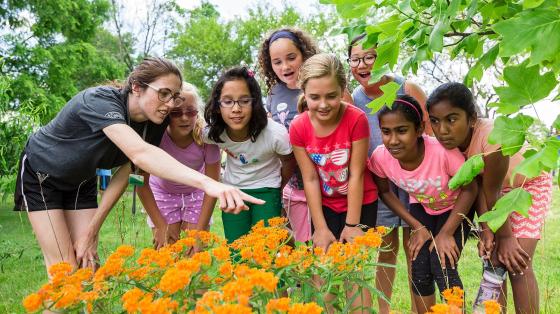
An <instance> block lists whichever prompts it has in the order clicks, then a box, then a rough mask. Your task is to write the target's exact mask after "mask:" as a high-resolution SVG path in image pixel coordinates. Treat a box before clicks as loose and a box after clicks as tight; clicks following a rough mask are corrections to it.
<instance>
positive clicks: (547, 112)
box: [121, 0, 560, 126]
mask: <svg viewBox="0 0 560 314" xmlns="http://www.w3.org/2000/svg"><path fill="white" fill-rule="evenodd" d="M121 1H122V3H123V4H124V6H125V10H124V19H125V20H126V21H137V20H138V18H137V17H138V16H143V15H145V13H146V3H148V2H149V0H121ZM176 2H177V3H178V4H179V5H180V6H181V7H183V8H185V9H192V8H195V7H197V6H199V5H200V3H201V1H200V0H176ZM209 2H210V3H212V4H214V5H216V7H217V8H218V11H219V12H220V14H221V17H222V18H224V19H226V20H229V19H233V18H235V17H236V16H240V17H244V16H246V14H247V10H248V8H250V7H252V6H255V5H256V4H257V3H261V4H262V3H266V5H267V6H272V7H275V8H277V9H281V8H282V7H283V6H284V4H288V5H290V6H292V7H295V8H297V9H299V10H300V12H314V11H316V10H325V9H331V8H332V7H331V6H326V5H321V4H319V1H318V0H299V1H297V0H282V1H275V0H268V1H267V0H260V1H258V0H247V1H236V0H210V1H209ZM134 28H135V27H134V26H133V27H132V29H134ZM456 70H457V71H460V72H462V71H461V70H460V69H456ZM412 80H414V81H416V82H419V83H422V82H426V80H423V79H422V78H414V77H413V78H412ZM488 84H492V85H495V84H493V83H488ZM420 85H422V84H420ZM423 87H424V89H425V91H426V93H427V94H429V92H431V90H432V89H433V88H435V86H423ZM558 92H560V91H559V90H558V89H557V90H556V91H553V92H552V95H551V96H550V97H549V98H548V99H547V100H544V101H540V102H539V103H537V104H535V106H534V108H532V107H530V108H528V109H525V110H523V111H522V112H523V113H524V114H527V115H530V116H533V117H536V116H538V117H539V118H540V119H541V120H542V121H543V122H544V123H545V124H546V125H547V126H550V125H552V123H553V122H554V119H555V118H556V117H557V116H558V115H559V114H560V102H558V101H556V102H554V103H553V102H552V101H551V99H552V98H553V97H555V96H556V94H557V93H558Z"/></svg>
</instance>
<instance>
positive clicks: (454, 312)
mask: <svg viewBox="0 0 560 314" xmlns="http://www.w3.org/2000/svg"><path fill="white" fill-rule="evenodd" d="M430 310H431V312H427V313H426V314H462V313H463V310H462V309H461V308H459V307H457V306H455V305H449V304H436V305H433V306H432V307H431V308H430Z"/></svg>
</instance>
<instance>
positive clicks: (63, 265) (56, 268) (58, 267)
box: [49, 262, 73, 276]
mask: <svg viewBox="0 0 560 314" xmlns="http://www.w3.org/2000/svg"><path fill="white" fill-rule="evenodd" d="M72 269H73V267H72V265H70V264H68V263H67V262H60V263H56V264H53V265H52V266H51V267H49V274H50V275H51V276H56V275H58V274H64V275H69V274H70V273H71V272H72Z"/></svg>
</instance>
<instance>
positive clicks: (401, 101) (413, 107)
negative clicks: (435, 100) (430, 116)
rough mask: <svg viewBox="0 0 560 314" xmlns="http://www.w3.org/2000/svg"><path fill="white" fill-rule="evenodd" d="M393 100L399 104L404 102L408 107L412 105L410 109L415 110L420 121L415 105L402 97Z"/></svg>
mask: <svg viewBox="0 0 560 314" xmlns="http://www.w3.org/2000/svg"><path fill="white" fill-rule="evenodd" d="M395 102H400V103H401V104H405V105H408V106H409V107H412V109H414V111H416V114H417V115H418V118H420V121H422V116H421V115H420V111H418V109H416V106H414V105H413V104H411V103H409V102H408V101H406V100H403V99H398V98H397V99H395Z"/></svg>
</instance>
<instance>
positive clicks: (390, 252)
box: [347, 33, 431, 314]
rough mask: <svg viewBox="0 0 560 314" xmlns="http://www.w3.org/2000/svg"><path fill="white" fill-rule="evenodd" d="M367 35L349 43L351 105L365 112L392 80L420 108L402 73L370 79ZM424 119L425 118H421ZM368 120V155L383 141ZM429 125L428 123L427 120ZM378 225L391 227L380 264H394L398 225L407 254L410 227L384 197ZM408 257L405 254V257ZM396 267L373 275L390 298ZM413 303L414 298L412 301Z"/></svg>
mask: <svg viewBox="0 0 560 314" xmlns="http://www.w3.org/2000/svg"><path fill="white" fill-rule="evenodd" d="M365 39H367V38H366V34H365V33H364V34H361V35H359V36H357V37H355V38H353V39H352V41H351V42H350V45H349V46H348V59H347V61H348V64H349V65H350V70H351V72H352V75H353V76H354V79H356V81H358V83H360V85H359V86H358V87H356V89H354V92H353V93H352V98H353V99H354V105H355V106H356V107H358V108H360V109H361V110H363V111H364V112H366V113H370V112H371V109H369V108H368V107H367V105H368V104H369V103H370V102H371V101H373V100H374V99H376V98H378V97H380V96H382V95H383V91H382V90H381V89H380V87H381V86H383V85H385V84H387V83H389V82H395V83H398V84H400V88H399V89H398V91H397V95H399V96H401V95H405V94H407V95H411V96H413V97H414V98H415V99H417V100H418V101H419V102H420V104H421V106H422V108H424V107H425V106H424V104H425V101H426V95H425V94H424V92H423V91H422V89H420V87H418V85H416V84H414V83H412V82H410V81H407V80H405V79H404V78H403V77H400V76H390V75H385V76H383V77H382V78H381V80H380V81H378V82H374V83H370V82H369V80H370V77H371V69H372V68H373V64H374V63H375V60H376V58H377V51H376V50H375V47H370V48H364V47H363V46H362V42H363V41H364V40H365ZM422 111H423V112H424V117H427V114H426V113H425V109H422ZM424 120H425V122H426V121H427V120H426V119H424ZM368 121H369V126H370V138H369V150H368V154H369V155H371V153H372V152H373V150H374V149H375V148H376V147H377V146H379V145H382V144H383V141H382V140H381V130H380V129H379V120H378V119H377V113H374V114H368ZM427 126H428V128H429V124H427ZM427 132H428V133H429V134H431V129H428V130H427ZM391 188H392V189H393V191H394V192H395V194H396V195H398V196H399V199H400V200H401V202H402V203H403V204H404V205H405V206H408V194H407V193H406V192H405V191H404V190H402V189H399V188H397V187H396V186H395V185H393V184H391ZM377 206H378V208H377V225H378V226H385V227H388V228H391V229H390V232H389V233H387V234H386V235H385V236H384V237H383V243H384V245H385V246H387V250H384V251H383V252H380V253H379V257H378V262H379V263H380V264H390V265H395V264H396V263H397V255H398V252H399V227H402V229H403V248H404V251H405V254H406V256H407V257H409V253H408V250H407V244H406V243H408V239H409V234H410V228H409V226H408V225H407V224H406V222H405V221H404V220H402V219H401V218H400V217H399V216H398V215H397V214H395V213H393V212H392V211H391V210H390V209H389V208H388V207H387V205H385V203H383V201H381V200H380V201H379V202H378V203H377ZM409 260H410V259H409V258H407V261H409ZM408 270H409V273H410V263H408ZM395 271H396V268H395V267H385V266H378V267H377V272H376V276H375V285H376V288H377V289H379V290H381V291H382V292H383V294H384V295H385V296H386V297H387V298H388V299H389V300H390V299H391V295H392V292H393V281H394V280H395ZM377 301H378V304H379V312H380V313H381V314H387V313H389V311H390V308H389V303H387V302H386V301H385V300H384V299H382V298H378V299H377ZM412 304H414V302H412Z"/></svg>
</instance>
